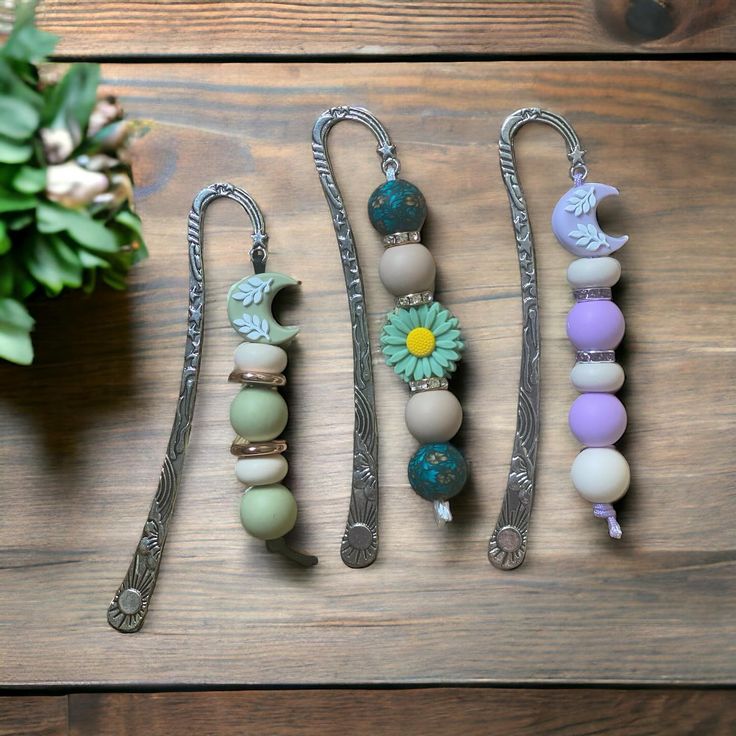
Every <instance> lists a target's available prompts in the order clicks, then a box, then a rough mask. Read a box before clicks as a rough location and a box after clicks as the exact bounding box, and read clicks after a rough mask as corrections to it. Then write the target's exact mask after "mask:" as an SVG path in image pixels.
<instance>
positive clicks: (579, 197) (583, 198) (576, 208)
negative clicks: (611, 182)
mask: <svg viewBox="0 0 736 736" xmlns="http://www.w3.org/2000/svg"><path fill="white" fill-rule="evenodd" d="M567 202H568V204H567V207H565V212H573V213H574V214H575V217H580V215H582V214H585V215H587V214H588V213H589V212H590V210H591V209H593V207H595V205H596V202H597V200H596V198H595V189H594V188H593V187H589V188H587V189H586V188H585V187H580V188H579V189H576V190H575V191H574V192H573V196H572V197H570V199H568V200H567Z"/></svg>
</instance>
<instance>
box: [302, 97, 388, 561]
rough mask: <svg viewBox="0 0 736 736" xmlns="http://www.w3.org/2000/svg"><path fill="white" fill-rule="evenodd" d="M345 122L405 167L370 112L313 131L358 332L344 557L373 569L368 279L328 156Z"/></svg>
mask: <svg viewBox="0 0 736 736" xmlns="http://www.w3.org/2000/svg"><path fill="white" fill-rule="evenodd" d="M342 120H354V121H355V122H358V123H361V124H362V125H365V126H366V127H367V128H368V129H369V130H370V131H371V132H372V133H373V135H374V136H375V137H376V140H377V141H378V149H377V150H378V155H379V157H380V159H381V169H382V170H383V173H384V174H385V176H386V179H387V180H392V179H395V178H396V176H397V174H398V172H399V168H400V164H399V160H398V159H397V158H396V149H395V148H394V146H393V144H392V143H391V139H390V138H389V135H388V133H387V132H386V130H385V128H384V127H383V126H382V125H381V123H380V122H379V121H378V120H377V119H376V118H375V117H374V116H373V115H372V114H371V113H370V112H368V111H367V110H364V109H363V108H360V107H347V106H344V107H331V108H330V109H329V110H325V112H323V113H322V114H321V115H320V116H319V117H318V118H317V121H316V122H315V124H314V128H313V129H312V153H313V155H314V162H315V165H316V167H317V174H318V175H319V180H320V182H321V184H322V189H323V190H324V194H325V197H326V198H327V204H328V206H329V208H330V213H331V215H332V224H333V226H334V228H335V235H336V236H337V245H338V248H339V249H340V258H341V260H342V268H343V274H344V276H345V285H346V287H347V294H348V307H349V309H350V322H351V325H352V331H353V384H354V397H355V426H354V432H353V476H352V488H351V494H350V507H349V511H348V520H347V524H346V527H345V532H344V534H343V538H342V544H341V547H340V556H341V557H342V560H343V562H344V563H345V564H346V565H347V566H348V567H368V565H370V564H371V563H373V562H375V560H376V557H377V556H378V432H377V420H376V399H375V393H374V390H373V367H372V364H371V346H370V340H369V335H368V320H367V316H366V308H365V297H364V291H363V278H362V276H361V273H360V264H359V262H358V253H357V251H356V249H355V240H354V238H353V231H352V228H351V227H350V221H349V220H348V214H347V212H346V210H345V204H344V203H343V199H342V195H341V194H340V189H339V188H338V186H337V184H336V182H335V177H334V173H333V171H332V165H331V163H330V158H329V155H328V153H327V135H328V133H329V132H330V130H331V129H332V127H333V126H334V125H336V124H337V123H339V122H340V121H342Z"/></svg>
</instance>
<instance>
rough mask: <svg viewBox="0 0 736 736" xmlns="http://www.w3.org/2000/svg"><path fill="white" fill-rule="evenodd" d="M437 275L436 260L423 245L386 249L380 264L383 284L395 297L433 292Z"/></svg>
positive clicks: (416, 244) (409, 244) (407, 245)
mask: <svg viewBox="0 0 736 736" xmlns="http://www.w3.org/2000/svg"><path fill="white" fill-rule="evenodd" d="M436 273H437V268H436V266H435V264H434V258H433V257H432V254H431V253H430V252H429V251H428V250H427V248H426V247H425V246H423V245H422V244H421V243H407V244H406V245H393V246H391V247H389V248H386V250H384V252H383V255H382V256H381V261H380V263H379V264H378V275H379V276H380V278H381V283H382V284H383V285H384V286H385V287H386V289H387V290H388V291H389V292H390V293H391V294H393V295H394V296H404V295H406V294H417V293H418V292H420V291H433V290H434V278H435V275H436Z"/></svg>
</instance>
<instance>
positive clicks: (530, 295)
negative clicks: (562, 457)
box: [488, 107, 586, 570]
mask: <svg viewBox="0 0 736 736" xmlns="http://www.w3.org/2000/svg"><path fill="white" fill-rule="evenodd" d="M533 122H539V123H544V124H546V125H549V126H551V127H552V128H554V129H555V130H556V131H557V132H558V133H560V135H561V136H562V137H563V138H564V140H565V145H566V146H567V156H568V159H569V161H570V165H571V169H570V175H571V176H572V177H574V176H575V175H583V174H584V173H585V172H586V169H585V164H584V162H583V156H584V154H585V151H583V149H582V147H581V145H580V141H579V140H578V137H577V135H576V134H575V131H574V130H573V129H572V127H571V126H570V124H569V123H568V122H567V121H566V120H565V118H563V117H561V116H560V115H555V114H554V113H552V112H549V111H547V110H541V109H540V108H537V107H529V108H523V109H521V110H517V111H516V112H515V113H513V114H511V115H509V116H508V117H507V118H506V120H505V121H504V122H503V125H502V126H501V138H500V140H499V142H498V148H499V156H500V161H501V176H502V178H503V182H504V184H505V186H506V190H507V192H508V197H509V203H510V205H511V219H512V222H513V226H514V234H515V236H516V250H517V253H518V256H519V271H520V274H521V305H522V342H521V374H520V377H519V403H518V409H517V418H516V435H515V437H514V446H513V451H512V455H511V468H510V471H509V478H508V484H507V486H506V494H505V496H504V499H503V506H502V507H501V514H500V515H499V517H498V522H497V523H496V528H495V529H494V531H493V534H492V535H491V538H490V541H489V543H488V559H489V560H490V562H491V564H492V565H494V566H495V567H497V568H499V569H501V570H513V569H514V568H516V567H519V565H521V563H522V562H524V557H525V555H526V548H527V541H528V537H529V519H530V517H531V513H532V503H533V501H534V473H535V467H536V459H537V445H538V442H539V352H540V344H539V304H538V297H537V272H536V267H535V263H534V240H533V238H532V228H531V224H530V222H529V211H528V209H527V205H526V200H525V199H524V192H523V191H522V189H521V184H520V183H519V176H518V173H517V171H516V160H515V156H514V137H515V136H516V134H517V133H518V131H519V130H520V129H521V128H522V127H523V126H524V125H526V124H527V123H533Z"/></svg>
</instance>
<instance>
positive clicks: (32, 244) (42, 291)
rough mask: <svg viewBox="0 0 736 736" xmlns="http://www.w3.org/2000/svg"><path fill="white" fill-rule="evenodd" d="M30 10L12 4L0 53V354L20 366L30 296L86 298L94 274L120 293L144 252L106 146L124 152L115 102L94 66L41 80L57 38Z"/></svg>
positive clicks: (128, 180) (125, 169)
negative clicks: (103, 91)
mask: <svg viewBox="0 0 736 736" xmlns="http://www.w3.org/2000/svg"><path fill="white" fill-rule="evenodd" d="M35 4H36V3H35V1H25V2H24V1H21V2H19V4H18V6H17V9H16V20H15V25H14V27H13V30H12V32H11V34H10V36H9V37H8V39H7V41H6V42H5V45H4V46H2V47H1V48H0V358H5V359H6V360H10V361H13V362H15V363H20V364H24V365H27V364H29V363H31V362H32V360H33V346H32V343H31V330H32V328H33V318H32V317H31V316H30V314H29V313H28V311H27V309H26V307H25V305H24V302H25V301H26V300H27V299H28V298H29V297H31V296H32V295H41V296H44V295H45V296H47V297H53V296H56V295H58V294H59V293H61V292H62V291H63V290H64V289H78V288H81V289H83V290H84V291H86V292H91V291H93V290H94V288H95V286H96V285H97V277H98V274H99V276H100V277H101V279H102V280H103V281H104V282H105V283H106V284H108V285H109V286H111V287H113V288H116V289H122V288H125V277H126V273H127V271H128V269H129V268H130V267H131V266H132V265H133V264H134V263H136V262H138V261H139V260H141V259H142V258H145V257H146V255H147V251H146V247H145V243H144V241H143V234H142V228H141V221H140V218H139V217H138V215H137V214H136V213H135V212H134V211H133V206H132V202H131V201H130V199H129V192H130V190H131V188H132V177H131V171H130V167H129V165H128V164H127V163H126V157H125V156H122V155H119V154H120V150H114V149H113V150H111V148H110V145H111V144H110V141H111V140H113V141H120V140H121V138H122V142H121V143H119V144H118V145H119V148H123V147H125V145H126V140H125V139H126V138H127V136H126V135H123V136H113V135H111V133H114V132H115V131H119V130H123V131H126V130H127V126H128V124H127V123H125V122H124V121H123V120H122V111H121V110H120V109H119V107H117V103H116V102H115V101H114V100H108V101H107V102H106V103H100V102H99V101H98V92H97V87H98V83H99V67H98V66H97V65H96V64H72V65H70V66H69V68H68V69H67V71H66V73H65V74H64V75H63V77H61V79H57V80H53V79H51V80H49V79H45V78H43V77H44V76H45V75H43V76H42V75H41V73H40V72H39V67H38V65H39V64H40V63H41V62H43V61H45V59H46V57H47V56H48V55H49V54H51V53H52V52H53V50H54V48H55V45H56V42H57V40H58V39H57V37H56V36H53V35H51V34H49V33H46V32H44V31H41V30H39V29H38V28H36V26H35ZM100 104H103V106H104V104H106V108H105V109H103V110H102V112H98V113H96V110H97V109H98V108H97V106H98V105H100ZM95 113H96V114H97V120H96V121H95V122H93V121H94V114H95ZM120 126H126V127H125V128H121V127H120ZM51 167H53V168H51ZM52 172H54V175H53V176H52ZM75 176H76V177H77V178H76V179H75ZM105 177H106V178H105ZM105 182H107V185H106V184H105ZM121 182H122V183H121ZM100 183H101V184H100ZM105 186H107V189H106V191H102V190H104V189H105ZM59 187H61V189H59ZM65 187H66V189H65Z"/></svg>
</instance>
